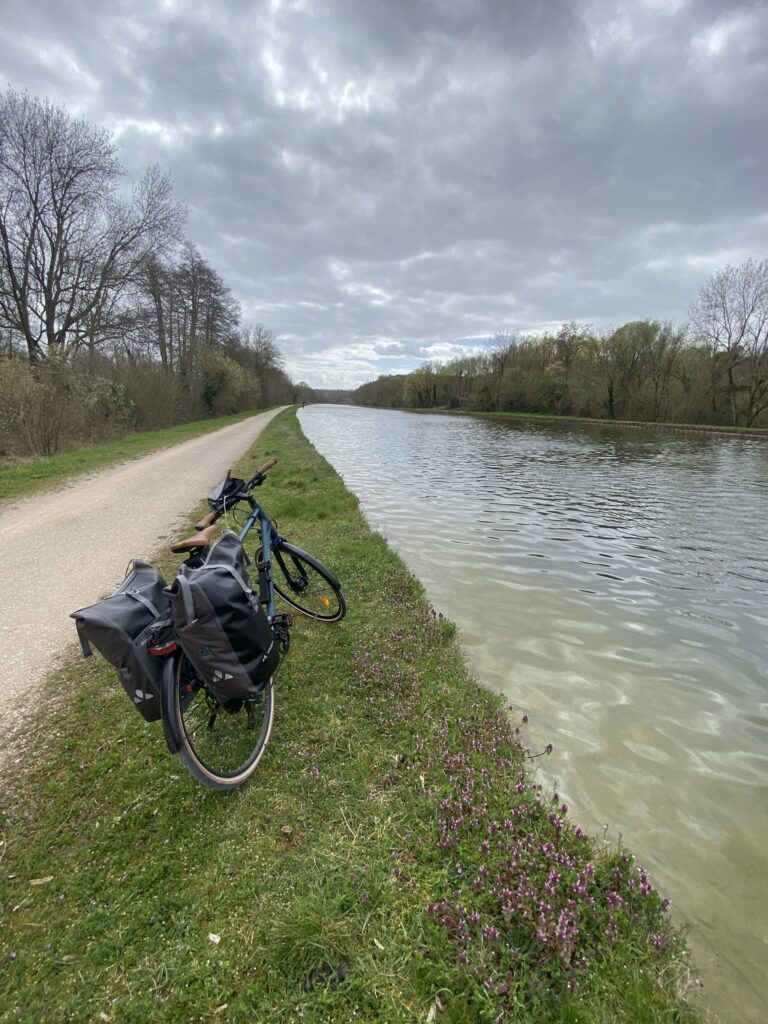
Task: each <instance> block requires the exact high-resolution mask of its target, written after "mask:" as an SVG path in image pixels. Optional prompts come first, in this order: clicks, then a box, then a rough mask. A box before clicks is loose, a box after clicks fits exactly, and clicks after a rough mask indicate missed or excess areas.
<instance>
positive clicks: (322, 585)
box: [258, 540, 347, 622]
mask: <svg viewBox="0 0 768 1024" xmlns="http://www.w3.org/2000/svg"><path fill="white" fill-rule="evenodd" d="M258 558H259V561H261V551H259V555H258ZM271 562H272V582H273V584H274V588H275V591H276V592H277V593H278V594H279V595H280V597H282V599H283V600H284V601H287V603H288V604H289V605H290V606H291V607H292V608H295V609H296V610H297V611H299V612H301V613H302V614H303V615H307V616H309V618H310V619H318V620H320V621H321V622H340V621H341V620H342V619H343V618H344V616H345V615H346V614H347V602H346V601H345V600H344V595H343V594H342V592H341V583H339V581H338V580H337V579H336V577H335V576H334V575H333V573H332V572H331V571H330V569H326V567H325V566H324V565H323V563H322V562H319V561H318V560H317V559H316V558H315V557H314V556H313V555H310V554H309V553H308V552H306V551H302V549H301V548H298V547H296V545H295V544H291V543H289V542H288V541H286V540H281V541H278V543H277V544H276V545H275V547H274V548H273V549H272V558H271Z"/></svg>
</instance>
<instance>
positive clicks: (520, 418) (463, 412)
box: [389, 408, 768, 441]
mask: <svg viewBox="0 0 768 1024" xmlns="http://www.w3.org/2000/svg"><path fill="white" fill-rule="evenodd" d="M389 411H393V412H415V413H418V414H419V415H423V416H431V415H435V416H471V417H474V418H477V417H480V418H484V417H485V418H488V419H498V420H501V421H504V420H508V421H512V422H515V421H516V422H518V423H531V424H537V423H552V424H559V425H561V426H566V427H572V426H586V427H610V428H612V429H616V430H642V431H644V432H645V433H649V432H650V433H652V432H654V431H656V430H660V431H665V432H667V433H671V434H716V435H718V436H722V437H749V438H753V439H754V440H757V441H760V440H762V441H768V428H766V429H763V428H757V427H754V428H753V427H727V426H724V425H722V424H720V425H713V424H710V423H651V422H648V421H647V420H612V419H601V420H596V419H593V418H592V417H589V416H555V415H547V414H545V413H537V412H481V411H478V410H474V411H473V410H468V409H447V408H446V409H440V408H437V409H394V410H389Z"/></svg>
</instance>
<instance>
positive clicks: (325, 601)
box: [322, 597, 331, 608]
mask: <svg viewBox="0 0 768 1024" xmlns="http://www.w3.org/2000/svg"><path fill="white" fill-rule="evenodd" d="M322 602H323V604H324V605H325V607H326V608H327V607H328V605H329V604H330V603H331V602H330V600H329V599H328V598H327V597H324V598H322Z"/></svg>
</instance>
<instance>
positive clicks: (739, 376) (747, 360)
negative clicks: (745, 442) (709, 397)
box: [691, 259, 768, 426]
mask: <svg viewBox="0 0 768 1024" xmlns="http://www.w3.org/2000/svg"><path fill="white" fill-rule="evenodd" d="M691 325H692V327H693V330H694V335H695V337H696V339H697V340H698V341H699V342H701V343H702V344H703V345H705V346H706V347H707V349H708V351H709V353H710V357H711V359H712V361H713V363H714V364H715V365H716V366H717V365H718V364H721V365H722V367H723V369H724V372H725V375H726V379H727V391H728V400H729V403H730V407H731V422H732V423H733V425H734V426H737V424H738V406H737V395H738V393H739V392H740V391H741V392H744V393H745V398H746V401H745V409H744V416H745V423H746V426H751V425H752V424H753V423H754V422H755V419H756V418H757V417H758V416H759V415H760V413H761V412H762V411H763V409H765V408H766V407H768V260H759V261H758V260H753V259H749V260H747V261H746V262H744V263H742V264H741V265H740V266H738V267H731V266H728V267H726V268H725V269H724V270H719V271H718V272H717V273H716V274H713V275H712V277H710V278H709V280H708V281H707V282H706V284H705V285H704V286H703V288H702V289H701V291H700V292H699V297H698V299H697V301H696V302H695V303H694V305H693V306H692V307H691Z"/></svg>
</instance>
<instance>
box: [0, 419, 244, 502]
mask: <svg viewBox="0 0 768 1024" xmlns="http://www.w3.org/2000/svg"><path fill="white" fill-rule="evenodd" d="M259 411H263V410H253V411H251V412H240V413H236V414H235V415H234V416H218V417H216V418H215V419H210V420H195V421H194V422H193V423H182V424H180V425H179V426H176V427H167V428H166V429H165V430H151V431H148V432H146V433H143V434H129V435H128V436H127V437H122V438H120V440H118V441H109V442H108V443H107V444H100V445H96V446H94V447H93V448H79V449H77V450H76V451H72V452H62V453H61V454H60V455H52V456H50V457H49V458H42V459H31V460H29V461H25V462H21V463H19V464H18V465H16V466H8V467H6V468H3V469H0V501H2V500H4V499H6V498H18V497H20V496H21V495H23V494H30V493H32V492H34V491H39V490H42V489H44V488H46V487H50V486H51V485H52V484H56V483H60V482H61V481H62V480H65V479H67V478H69V477H73V476H77V475H78V474H80V473H87V472H89V471H92V470H96V469H103V468H104V467H105V466H111V465H112V464H113V463H115V462H122V461H124V460H125V459H135V458H137V457H138V456H140V455H146V454H147V453H148V452H153V451H156V450H157V449H158V448H167V447H168V446H170V445H173V444H178V443H179V442H180V441H186V440H187V439H188V438H191V437H197V436H199V435H200V434H206V433H208V432H209V431H211V430H218V429H219V428H220V427H226V426H228V425H229V424H230V423H238V422H239V421H240V420H244V419H247V418H248V417H249V416H255V415H256V413H257V412H259Z"/></svg>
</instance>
